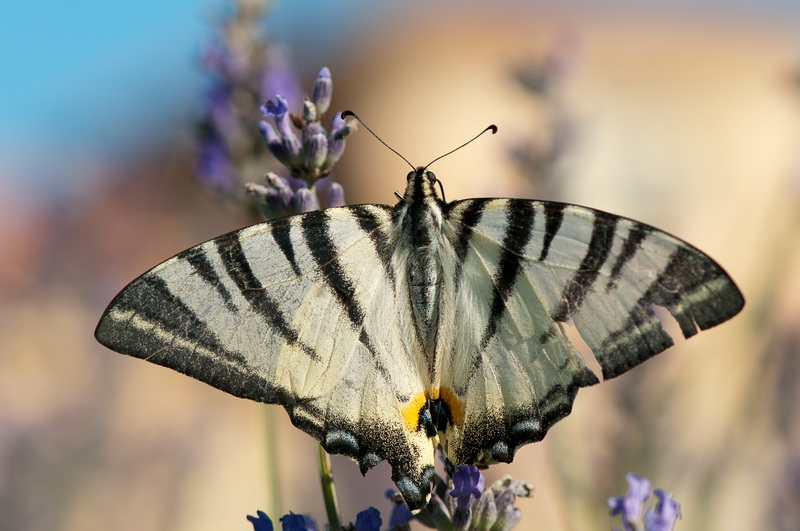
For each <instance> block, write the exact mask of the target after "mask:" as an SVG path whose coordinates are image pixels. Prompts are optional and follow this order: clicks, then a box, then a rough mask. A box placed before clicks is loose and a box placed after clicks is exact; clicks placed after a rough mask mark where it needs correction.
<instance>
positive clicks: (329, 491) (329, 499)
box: [317, 445, 342, 531]
mask: <svg viewBox="0 0 800 531" xmlns="http://www.w3.org/2000/svg"><path fill="white" fill-rule="evenodd" d="M317 455H318V457H319V482H320V484H321V485H322V497H323V498H324V499H325V510H326V511H327V513H328V527H329V529H331V531H338V530H339V529H341V528H342V524H341V523H340V521H339V501H338V500H337V498H336V487H334V485H333V475H332V474H331V458H330V456H329V455H328V453H327V452H326V451H325V449H324V448H322V445H317Z"/></svg>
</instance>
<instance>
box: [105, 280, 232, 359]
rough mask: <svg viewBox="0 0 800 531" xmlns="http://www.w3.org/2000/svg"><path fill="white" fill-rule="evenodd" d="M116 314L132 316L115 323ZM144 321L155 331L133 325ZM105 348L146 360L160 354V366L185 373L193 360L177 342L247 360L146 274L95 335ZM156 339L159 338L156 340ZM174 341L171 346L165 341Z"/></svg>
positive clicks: (164, 285)
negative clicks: (182, 352)
mask: <svg viewBox="0 0 800 531" xmlns="http://www.w3.org/2000/svg"><path fill="white" fill-rule="evenodd" d="M117 312H125V313H129V312H130V313H133V314H135V318H132V319H130V320H129V321H127V322H120V321H118V320H116V318H115V315H117ZM136 318H138V319H141V320H142V321H144V322H145V323H147V324H149V325H151V326H152V329H147V328H143V327H141V326H135V325H133V321H134V319H136ZM95 335H96V337H97V339H98V340H99V341H100V342H101V343H102V344H104V345H106V346H107V347H109V348H112V349H114V350H117V351H119V352H122V353H123V354H128V355H131V356H135V357H137V358H142V359H147V360H150V361H153V360H151V359H150V358H151V357H152V356H153V355H154V354H157V355H158V357H159V358H161V359H164V360H167V361H166V362H165V361H160V362H157V363H160V364H161V365H167V366H168V367H171V368H173V369H175V370H178V371H180V372H183V373H186V371H187V369H186V366H187V365H190V364H191V363H193V359H192V358H193V356H183V355H180V354H179V353H178V352H177V351H178V350H185V348H183V347H180V346H179V345H176V342H175V340H177V339H179V340H181V342H182V343H185V344H189V345H192V346H193V347H194V348H196V347H199V348H202V349H205V350H208V351H211V352H214V353H215V354H218V355H220V356H222V357H224V358H226V359H228V360H230V361H233V362H236V363H243V362H244V358H243V357H242V355H241V354H239V353H237V352H233V351H230V350H228V349H226V348H225V346H224V345H223V344H222V343H220V341H219V338H218V337H217V335H216V334H215V333H214V331H213V330H211V329H210V328H209V327H208V325H207V324H206V322H205V321H203V320H202V319H200V318H199V317H198V316H197V314H196V313H195V312H194V311H193V310H192V309H191V308H189V307H188V306H187V305H186V304H185V303H184V302H183V301H182V300H181V298H180V297H179V296H177V295H175V294H174V293H172V291H170V289H169V287H168V286H167V283H166V282H165V281H164V280H163V279H162V278H160V277H158V276H157V275H155V274H152V273H147V274H145V275H144V276H142V277H141V278H139V279H138V280H136V281H134V282H133V283H131V285H130V286H128V287H127V288H126V289H125V290H123V291H122V293H120V294H119V295H118V296H117V298H116V299H114V301H113V302H112V303H111V305H110V306H109V310H107V312H106V314H105V315H104V316H103V319H102V320H101V321H100V324H99V325H98V327H97V331H96V332H95ZM157 335H158V336H159V337H157ZM168 337H171V338H174V339H173V340H172V341H171V342H169V341H168V340H167V339H166V338H168Z"/></svg>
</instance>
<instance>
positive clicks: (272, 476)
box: [264, 408, 282, 515]
mask: <svg viewBox="0 0 800 531" xmlns="http://www.w3.org/2000/svg"><path fill="white" fill-rule="evenodd" d="M264 409H265V410H266V415H265V416H264V426H265V428H266V433H265V439H266V446H267V459H266V461H267V490H268V492H269V498H268V499H267V506H266V509H267V514H271V515H278V514H281V513H280V512H279V511H280V510H281V507H282V504H281V488H280V487H281V486H280V482H279V480H278V438H277V437H276V433H275V417H274V413H273V408H264Z"/></svg>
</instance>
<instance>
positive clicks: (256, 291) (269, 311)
mask: <svg viewBox="0 0 800 531" xmlns="http://www.w3.org/2000/svg"><path fill="white" fill-rule="evenodd" d="M215 243H216V245H217V251H218V252H219V255H220V257H221V258H222V263H223V264H224V265H225V268H226V270H227V272H228V276H230V278H231V280H233V281H234V283H236V286H237V287H238V288H239V291H240V292H241V293H242V296H243V297H244V298H245V299H247V301H248V302H249V303H250V306H251V307H252V308H253V309H254V310H255V311H256V312H258V314H259V315H261V317H263V318H264V322H265V323H266V324H268V325H270V326H271V327H272V329H273V330H274V331H275V332H276V333H277V334H278V335H280V336H281V337H282V338H283V340H284V341H286V344H288V345H290V346H293V347H297V348H299V349H300V350H301V351H302V352H303V353H305V354H306V355H307V356H309V357H310V358H312V359H314V360H318V359H320V357H319V354H317V352H316V351H315V350H314V348H313V347H311V346H309V345H307V344H306V343H304V342H303V341H301V340H300V334H299V333H298V331H297V330H295V329H294V328H293V327H292V326H291V325H290V324H289V321H288V320H287V319H286V318H285V317H284V315H283V312H282V311H281V308H280V306H279V305H278V303H277V302H275V300H273V298H272V297H270V295H269V293H267V292H266V291H265V290H264V287H263V286H262V285H261V282H260V281H259V280H258V278H257V277H256V276H255V275H254V274H253V270H252V268H251V267H250V262H249V261H248V260H247V256H245V254H244V250H243V249H242V243H241V241H240V240H239V233H238V232H232V233H230V234H227V235H225V236H222V237H220V238H218V239H217V240H215Z"/></svg>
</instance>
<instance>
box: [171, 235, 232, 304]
mask: <svg viewBox="0 0 800 531" xmlns="http://www.w3.org/2000/svg"><path fill="white" fill-rule="evenodd" d="M176 258H177V259H178V260H185V261H186V262H188V263H189V265H190V266H192V269H194V271H195V273H197V274H198V275H200V278H202V279H203V280H204V281H205V282H206V283H207V284H208V285H209V286H211V287H212V288H214V289H216V290H217V292H218V293H219V295H220V297H222V301H223V303H224V305H225V308H226V309H227V310H228V311H229V312H236V311H237V309H236V306H235V305H234V302H233V297H232V296H231V292H230V291H228V288H227V287H226V286H225V284H224V283H223V282H222V279H221V278H220V276H219V275H218V274H217V271H216V270H215V269H214V266H213V265H212V264H211V262H210V261H209V259H208V256H207V254H206V252H205V251H204V250H201V249H198V248H192V249H188V250H186V251H184V252H182V253H180V254H179V255H178V256H177V257H176Z"/></svg>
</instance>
